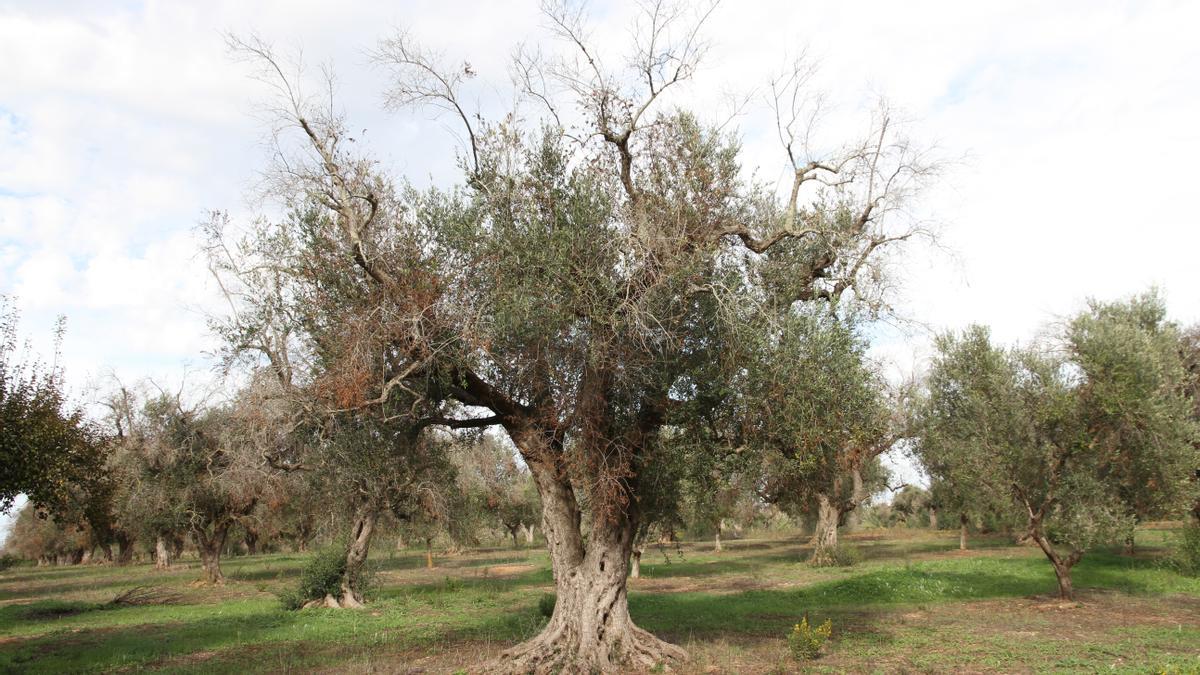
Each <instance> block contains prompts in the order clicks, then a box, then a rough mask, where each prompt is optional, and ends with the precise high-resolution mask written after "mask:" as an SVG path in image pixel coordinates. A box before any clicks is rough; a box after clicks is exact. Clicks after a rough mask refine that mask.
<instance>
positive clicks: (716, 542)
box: [713, 521, 725, 553]
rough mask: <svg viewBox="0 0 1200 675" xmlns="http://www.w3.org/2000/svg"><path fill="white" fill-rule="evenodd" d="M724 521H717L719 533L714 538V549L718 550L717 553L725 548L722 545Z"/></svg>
mask: <svg viewBox="0 0 1200 675" xmlns="http://www.w3.org/2000/svg"><path fill="white" fill-rule="evenodd" d="M724 522H725V521H721V522H719V523H717V535H716V537H715V538H714V540H713V550H714V551H716V552H717V553H720V552H721V551H722V550H724V549H722V547H721V524H722V523H724Z"/></svg>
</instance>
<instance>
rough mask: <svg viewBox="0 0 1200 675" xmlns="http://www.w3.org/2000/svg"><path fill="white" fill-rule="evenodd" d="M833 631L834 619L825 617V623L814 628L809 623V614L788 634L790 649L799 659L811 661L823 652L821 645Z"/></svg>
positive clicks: (794, 656)
mask: <svg viewBox="0 0 1200 675" xmlns="http://www.w3.org/2000/svg"><path fill="white" fill-rule="evenodd" d="M832 632H833V621H832V620H831V619H825V623H823V624H821V625H820V626H817V627H816V628H813V627H812V626H810V625H809V623H808V615H805V616H804V618H802V619H800V623H798V624H796V625H795V626H794V627H793V628H792V632H791V633H789V634H788V638H787V641H788V651H790V652H791V653H792V658H794V659H796V660H797V661H810V660H812V659H815V658H817V656H818V655H819V654H820V653H821V646H822V645H824V644H825V641H826V640H828V639H829V635H830V634H831V633H832Z"/></svg>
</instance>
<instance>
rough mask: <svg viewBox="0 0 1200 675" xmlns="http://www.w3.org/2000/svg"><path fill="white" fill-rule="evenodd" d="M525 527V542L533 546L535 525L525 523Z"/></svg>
mask: <svg viewBox="0 0 1200 675" xmlns="http://www.w3.org/2000/svg"><path fill="white" fill-rule="evenodd" d="M524 527H525V543H526V544H529V545H530V546H532V545H533V529H534V526H533V525H524Z"/></svg>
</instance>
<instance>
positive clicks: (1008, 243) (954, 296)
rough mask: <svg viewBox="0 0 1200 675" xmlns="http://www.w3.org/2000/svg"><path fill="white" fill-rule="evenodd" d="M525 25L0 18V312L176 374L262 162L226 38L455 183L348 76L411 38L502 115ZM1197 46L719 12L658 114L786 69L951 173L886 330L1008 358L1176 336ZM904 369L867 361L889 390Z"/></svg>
mask: <svg viewBox="0 0 1200 675" xmlns="http://www.w3.org/2000/svg"><path fill="white" fill-rule="evenodd" d="M536 4H537V3H536V2H533V1H532V0H531V1H530V2H527V3H483V2H433V1H432V0H421V1H419V2H408V3H377V2H369V1H366V0H362V1H359V2H341V3H328V2H318V1H316V0H312V1H308V2H284V1H283V0H275V1H273V2H264V3H243V2H235V1H233V0H221V1H216V2H210V3H204V4H203V5H200V4H191V3H179V2H165V1H153V0H150V1H147V2H123V3H115V4H113V3H108V4H102V3H91V2H67V3H25V4H20V3H18V4H11V3H9V4H4V3H0V64H6V67H4V68H0V292H6V293H7V292H15V293H17V294H18V295H20V296H21V302H22V305H23V307H24V308H25V309H26V312H27V314H28V316H29V322H30V325H31V326H32V327H34V328H35V330H37V331H42V332H41V333H39V334H44V331H45V330H46V327H47V326H49V325H50V321H51V320H52V317H53V316H54V315H55V314H58V313H66V314H68V315H69V318H70V332H69V334H68V341H67V344H66V345H65V347H66V349H65V352H66V357H67V360H68V361H67V362H68V364H69V366H70V367H71V369H72V377H79V378H83V377H85V376H86V375H89V374H90V375H96V374H99V373H101V372H103V371H104V370H106V369H107V368H110V367H111V368H115V369H117V370H118V371H121V372H122V373H124V374H126V375H127V376H130V377H133V376H136V375H137V374H138V373H140V372H142V371H147V370H148V371H154V372H157V373H159V374H162V373H172V372H174V373H176V374H178V372H179V370H180V369H179V367H178V366H174V367H173V366H172V365H171V364H180V363H183V362H184V361H185V360H188V361H191V363H193V364H195V363H197V362H198V361H199V360H200V358H199V356H198V355H197V351H198V350H202V349H204V348H205V347H207V346H209V342H208V338H207V337H206V335H205V331H204V324H203V321H202V319H201V317H200V315H199V313H198V312H196V311H193V309H184V308H185V307H186V308H197V307H204V306H206V305H207V304H209V303H211V302H212V298H211V288H209V287H208V286H207V285H206V281H205V280H204V279H203V276H204V272H203V268H202V266H200V265H199V264H198V263H197V261H196V260H195V259H194V257H193V256H192V253H193V252H194V244H193V242H192V240H191V235H190V231H191V228H192V227H193V226H194V225H195V223H196V222H198V221H199V220H200V219H201V218H202V217H203V214H204V212H205V210H206V209H210V208H222V209H230V210H232V211H234V212H235V213H245V212H246V211H247V209H248V207H247V206H246V205H245V201H244V194H245V193H246V189H247V188H248V187H250V186H251V185H252V183H253V180H254V177H255V175H256V171H257V169H258V167H260V166H261V165H262V160H263V157H262V154H261V146H260V145H259V142H260V140H261V138H262V135H263V132H264V128H263V126H262V125H261V123H260V121H259V119H258V118H256V116H255V114H254V113H255V111H256V110H257V103H256V102H257V101H260V100H261V99H262V97H263V96H264V95H265V92H264V91H263V89H262V88H261V87H260V86H259V85H258V84H257V83H256V82H254V81H253V80H252V79H250V78H248V77H247V69H246V68H245V67H244V65H243V64H239V63H236V62H235V61H233V60H231V59H229V58H228V57H227V55H226V52H225V47H224V42H223V38H222V33H223V31H226V30H233V31H235V32H239V33H243V34H245V33H248V32H251V31H256V32H258V33H259V34H261V35H263V36H264V37H266V38H268V39H272V40H274V41H275V42H276V43H277V44H278V45H279V46H281V47H286V46H288V45H303V46H304V48H305V54H306V59H307V60H308V61H309V62H310V63H319V62H324V61H332V62H333V63H334V64H335V66H336V68H337V71H338V73H339V75H340V78H339V84H340V88H341V92H342V97H341V98H342V101H343V103H344V105H345V108H346V110H347V114H348V115H349V116H350V118H351V119H352V120H353V122H352V123H353V125H354V126H355V127H360V126H361V127H366V128H367V129H368V134H367V138H368V139H369V142H371V143H372V144H373V147H375V148H376V149H377V153H378V155H379V156H380V157H381V158H382V159H383V160H384V161H385V162H387V163H388V164H389V165H391V166H394V167H395V168H396V170H397V171H400V172H403V173H405V174H406V175H408V176H410V177H411V178H412V179H413V180H414V181H415V182H418V183H421V182H424V181H425V179H426V177H427V176H432V177H434V178H435V179H437V180H445V179H447V178H448V177H450V176H451V175H452V173H453V166H454V153H453V148H454V146H453V143H452V141H451V139H450V138H449V136H448V135H447V134H446V132H445V131H444V128H443V125H442V124H440V123H437V122H432V121H430V120H428V119H427V118H426V116H424V115H420V114H413V115H390V114H385V113H383V112H382V111H381V110H380V109H379V104H380V100H381V96H380V92H381V89H382V86H383V84H384V73H382V72H380V71H379V70H377V69H373V68H369V67H367V66H365V65H364V64H365V62H366V58H365V56H364V53H365V50H366V49H368V48H370V47H371V46H372V45H373V43H374V41H375V40H376V39H377V38H378V37H380V36H382V35H385V34H387V33H388V32H390V30H391V29H392V28H393V27H396V26H403V25H407V26H408V27H409V28H411V30H412V32H413V33H414V34H415V35H416V36H417V37H419V38H420V39H422V40H424V41H426V42H427V43H429V44H431V45H432V46H434V47H436V48H438V49H441V50H444V51H445V53H446V55H447V59H450V60H451V62H454V61H457V60H459V59H463V60H469V61H470V62H471V64H472V66H473V67H474V69H475V70H476V71H478V72H480V74H481V77H480V81H481V82H484V81H490V82H493V83H496V84H497V86H499V87H500V88H503V85H504V84H505V83H506V82H507V76H506V60H507V56H508V54H509V52H510V49H511V47H512V45H513V44H514V43H515V42H518V41H522V40H524V41H529V40H537V39H538V36H541V35H544V33H542V32H539V26H540V25H541V23H542V21H541V19H540V18H539V17H538V15H537V11H536ZM596 4H597V7H596V8H595V11H594V14H596V16H597V17H598V19H599V24H598V25H597V26H596V30H595V35H596V36H597V39H599V40H601V41H605V40H619V39H623V38H624V36H625V35H626V29H625V20H626V17H628V16H629V12H628V11H627V10H628V8H629V6H630V4H631V3H630V2H619V3H614V4H611V5H609V4H603V3H596ZM1197 25H1200V4H1197V3H1171V2H1100V3H1097V2H1091V1H1088V2H1084V1H1082V0H1080V1H1076V2H1064V3H1053V4H1052V5H1050V4H1047V3H1040V2H1032V1H1025V2H1016V3H964V2H927V3H918V4H913V3H883V2H865V1H856V2H843V3H817V4H814V3H795V2H757V3H740V4H733V3H730V4H727V5H724V6H723V7H721V8H720V9H719V10H718V13H717V15H716V17H715V19H714V22H713V24H712V32H711V35H712V38H713V42H714V46H713V50H712V52H711V53H710V57H709V61H708V67H707V69H706V70H705V71H704V72H703V73H702V74H701V80H700V81H699V82H698V83H697V85H696V86H694V87H690V88H688V89H686V90H683V91H682V92H681V94H680V96H679V97H678V98H676V99H675V100H677V101H691V102H695V103H696V104H697V105H698V106H699V107H700V109H702V110H705V111H709V112H711V113H712V114H713V115H714V116H715V115H716V113H715V112H714V111H716V110H718V109H719V107H720V106H719V103H720V98H719V96H718V94H719V93H720V92H722V91H724V90H727V89H733V90H742V91H744V90H745V89H747V88H748V87H751V86H758V85H761V84H763V83H764V82H765V81H766V79H767V78H768V77H769V75H770V74H772V73H774V72H777V71H778V69H779V68H780V67H781V66H782V65H783V64H784V60H785V58H786V57H787V56H788V55H795V54H797V53H799V52H800V51H801V49H802V47H803V46H805V45H807V47H808V51H809V53H810V54H812V55H814V56H816V57H817V58H818V59H819V60H820V62H821V64H822V73H821V76H820V82H821V83H822V84H823V85H824V86H825V87H826V88H829V89H832V90H834V91H835V93H836V95H835V96H834V101H835V102H836V103H838V104H840V106H841V107H839V108H837V109H836V110H835V112H834V114H832V115H831V116H830V118H829V125H830V131H831V133H832V134H833V135H834V136H835V137H838V136H841V135H842V134H844V133H846V132H847V131H848V130H851V129H854V128H856V124H857V122H856V120H858V119H860V117H859V116H856V115H854V114H852V113H854V110H855V106H856V105H858V104H860V103H862V102H863V101H864V100H865V98H866V97H867V96H868V95H870V94H871V93H872V92H873V91H878V92H882V93H884V94H886V95H887V96H888V97H889V98H891V99H892V100H894V101H895V102H896V103H897V104H898V105H899V106H900V107H901V108H902V109H903V110H904V111H905V112H906V113H907V114H908V116H909V117H911V118H912V119H914V120H915V122H914V128H915V133H916V135H918V137H924V138H927V139H933V140H936V141H937V142H938V143H939V145H940V147H941V148H942V149H943V151H944V152H945V153H946V154H947V155H948V156H952V157H957V156H960V155H966V156H967V159H966V161H965V162H963V163H961V164H960V165H956V166H955V167H954V168H953V170H952V171H951V172H950V174H949V175H948V177H947V181H946V183H945V184H944V185H943V186H940V187H939V188H938V189H936V190H934V191H932V192H931V193H930V194H929V195H927V197H926V199H925V201H924V202H923V204H922V209H923V212H927V213H928V214H930V215H932V216H935V217H937V218H938V219H939V220H940V221H941V222H944V223H945V228H944V232H945V234H944V241H945V243H946V244H947V245H948V246H949V247H950V249H952V250H953V251H954V252H955V253H956V257H949V256H945V255H940V254H935V253H931V252H929V251H922V250H916V251H913V252H912V253H911V254H910V255H909V256H908V257H907V258H906V259H905V260H904V276H905V278H906V279H907V282H908V283H907V285H906V296H905V301H904V305H905V307H906V309H907V311H908V312H909V313H910V314H911V315H912V316H913V318H916V319H918V320H921V321H924V322H927V323H929V324H930V325H932V326H933V327H935V328H948V327H956V326H960V325H962V324H964V323H966V322H968V321H982V322H986V323H989V324H992V325H993V326H995V329H996V332H997V334H998V336H1000V337H1001V338H1003V339H1010V340H1011V339H1018V338H1027V337H1029V336H1030V335H1032V333H1033V331H1034V330H1035V329H1036V327H1037V326H1038V324H1039V323H1041V322H1042V321H1044V320H1046V319H1048V318H1051V317H1052V316H1053V315H1055V314H1064V313H1067V312H1069V311H1071V310H1073V309H1075V308H1077V307H1078V306H1079V304H1080V302H1081V301H1082V299H1083V298H1084V297H1085V296H1088V295H1097V296H1101V297H1112V296H1117V295H1122V294H1128V293H1132V292H1136V291H1138V290H1141V289H1143V288H1145V287H1146V286H1147V285H1149V284H1151V283H1158V284H1160V285H1162V286H1163V287H1164V288H1165V289H1166V291H1167V295H1168V298H1169V300H1170V303H1171V307H1172V310H1173V312H1174V314H1175V315H1176V316H1178V317H1180V318H1182V319H1184V320H1187V321H1194V320H1197V319H1200V285H1197V284H1196V283H1195V282H1194V274H1193V272H1192V258H1194V251H1195V250H1198V249H1200V234H1198V232H1200V230H1198V228H1197V227H1196V225H1197V223H1196V218H1197V217H1196V209H1195V207H1194V206H1193V205H1192V203H1191V200H1192V197H1191V195H1192V193H1193V192H1194V189H1193V188H1192V186H1191V185H1190V182H1191V175H1192V173H1193V171H1192V169H1191V166H1192V163H1193V162H1194V161H1195V158H1196V157H1197V156H1198V155H1200V127H1198V126H1197V125H1195V124H1194V120H1195V119H1197V118H1198V117H1200V46H1197V44H1198V43H1197V42H1196V41H1195V40H1194V37H1193V35H1192V34H1191V33H1192V32H1193V30H1194V27H1195V26H1197ZM10 64H17V67H8V66H9V65H10ZM479 95H480V98H481V101H483V102H484V103H485V104H487V101H495V100H497V99H498V98H499V97H498V96H497V95H496V92H494V91H490V90H487V89H486V88H484V89H480V92H479ZM765 122H766V120H765V118H764V117H763V116H762V115H748V116H747V117H746V118H745V119H744V120H743V128H742V129H743V135H744V138H745V143H746V151H747V156H748V158H749V159H750V160H751V163H752V164H759V165H761V166H762V167H763V170H762V171H761V174H760V175H762V176H763V177H764V178H767V179H773V178H775V177H776V176H777V174H778V173H779V172H780V166H781V164H780V155H779V154H778V152H777V150H776V147H775V141H774V138H773V136H772V135H771V133H770V130H769V128H768V127H767V126H766V124H765ZM920 342H921V340H920V338H919V336H918V339H917V340H916V343H915V346H914V343H912V342H910V341H907V340H906V341H901V340H900V339H899V338H896V339H892V340H891V341H890V342H888V343H885V344H881V345H880V346H879V349H878V351H879V352H880V353H883V354H890V355H892V357H893V358H894V360H896V361H898V362H900V363H901V364H902V365H905V364H906V362H908V363H910V364H911V362H913V361H914V358H919V354H920V353H921V347H920ZM914 353H915V354H916V355H917V356H915V357H914Z"/></svg>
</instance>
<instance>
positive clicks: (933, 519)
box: [929, 506, 938, 530]
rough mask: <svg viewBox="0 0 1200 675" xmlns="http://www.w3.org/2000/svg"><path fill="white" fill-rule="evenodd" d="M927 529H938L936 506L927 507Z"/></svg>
mask: <svg viewBox="0 0 1200 675" xmlns="http://www.w3.org/2000/svg"><path fill="white" fill-rule="evenodd" d="M929 529H931V530H936V529H938V510H937V507H936V506H931V507H929Z"/></svg>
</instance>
